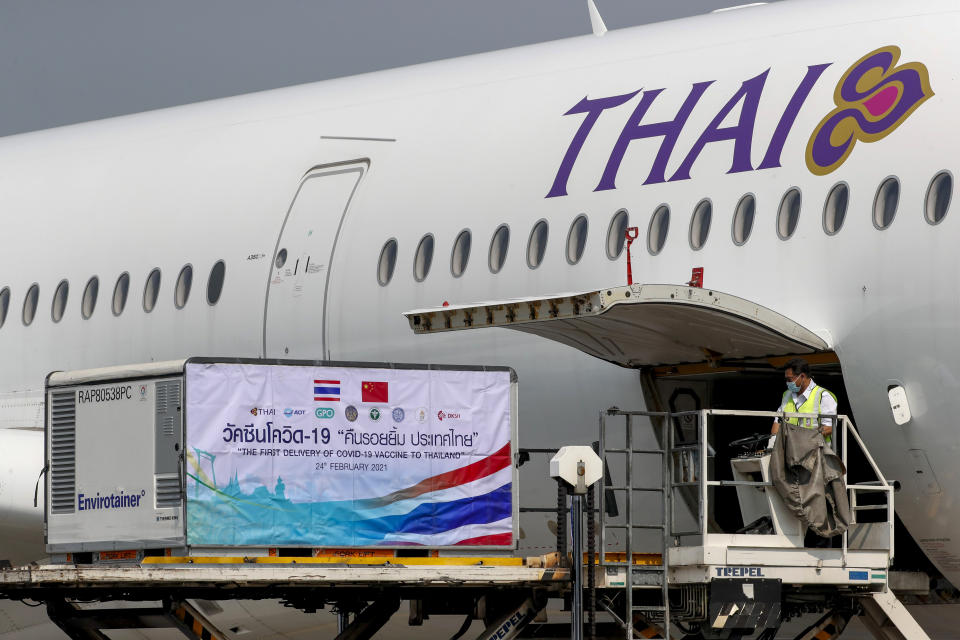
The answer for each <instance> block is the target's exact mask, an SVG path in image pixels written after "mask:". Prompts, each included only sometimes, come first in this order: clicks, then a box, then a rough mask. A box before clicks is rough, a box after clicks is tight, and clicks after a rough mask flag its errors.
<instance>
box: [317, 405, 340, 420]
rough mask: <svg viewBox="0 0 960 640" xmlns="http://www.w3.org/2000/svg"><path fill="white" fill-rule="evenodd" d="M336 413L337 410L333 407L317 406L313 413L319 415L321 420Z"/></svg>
mask: <svg viewBox="0 0 960 640" xmlns="http://www.w3.org/2000/svg"><path fill="white" fill-rule="evenodd" d="M335 414H336V411H334V410H333V408H332V407H317V409H316V411H314V412H313V415H315V416H317V417H318V418H320V419H321V420H328V419H330V418H332V417H333V416H334V415H335Z"/></svg>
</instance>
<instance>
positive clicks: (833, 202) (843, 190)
mask: <svg viewBox="0 0 960 640" xmlns="http://www.w3.org/2000/svg"><path fill="white" fill-rule="evenodd" d="M849 202H850V188H849V187H847V183H846V182H838V183H837V184H835V185H833V188H832V189H830V193H828V194H827V201H826V202H825V203H824V205H823V230H824V231H825V232H826V233H827V235H828V236H832V235H833V234H835V233H836V232H838V231H840V227H842V226H843V221H844V219H845V218H846V217H847V204H848V203H849Z"/></svg>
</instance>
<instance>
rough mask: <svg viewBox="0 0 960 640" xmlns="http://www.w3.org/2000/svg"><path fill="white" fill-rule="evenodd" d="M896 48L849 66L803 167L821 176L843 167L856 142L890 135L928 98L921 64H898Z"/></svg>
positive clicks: (926, 78)
mask: <svg viewBox="0 0 960 640" xmlns="http://www.w3.org/2000/svg"><path fill="white" fill-rule="evenodd" d="M899 59H900V48H899V47H896V46H889V47H881V48H880V49H877V50H876V51H871V52H870V53H868V54H867V55H865V56H864V57H862V58H860V60H858V61H857V62H855V63H854V64H853V66H851V67H850V68H849V69H847V71H846V73H844V74H843V77H841V78H840V82H838V83H837V88H836V89H835V90H834V93H833V101H834V103H835V104H836V105H837V107H836V109H834V110H833V111H831V112H830V113H828V114H827V116H826V117H825V118H824V119H823V120H821V121H820V124H819V125H817V127H816V129H814V131H813V134H812V135H811V136H810V141H809V142H808V143H807V168H809V169H810V171H812V172H813V173H815V174H817V175H820V176H822V175H826V174H828V173H830V172H832V171H834V170H836V169H837V168H838V167H839V166H840V165H842V164H843V163H844V162H845V161H846V159H847V158H848V157H849V156H850V153H851V152H852V151H853V147H854V146H855V145H856V143H857V141H858V140H859V141H861V142H876V141H877V140H881V139H883V138H885V137H887V136H888V135H890V134H891V133H892V132H893V131H894V130H895V129H896V128H897V127H899V126H900V125H901V124H903V122H904V120H906V119H907V117H908V116H909V115H910V114H911V113H913V112H914V110H916V108H917V107H919V106H920V105H921V104H923V103H924V102H925V101H926V100H927V99H929V98H930V97H931V96H933V90H932V89H931V88H930V76H929V74H928V73H927V68H926V66H924V64H923V63H920V62H906V63H904V64H901V65H897V60H899Z"/></svg>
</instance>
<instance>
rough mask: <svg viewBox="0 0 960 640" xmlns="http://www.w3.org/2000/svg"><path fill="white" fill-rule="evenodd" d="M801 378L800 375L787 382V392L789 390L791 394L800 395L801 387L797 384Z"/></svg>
mask: <svg viewBox="0 0 960 640" xmlns="http://www.w3.org/2000/svg"><path fill="white" fill-rule="evenodd" d="M799 378H800V376H799V375H798V376H795V377H794V379H793V380H787V390H789V391H790V393H800V385H798V384H797V380H798V379H799Z"/></svg>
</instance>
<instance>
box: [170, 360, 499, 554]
mask: <svg viewBox="0 0 960 640" xmlns="http://www.w3.org/2000/svg"><path fill="white" fill-rule="evenodd" d="M186 379H187V381H186V400H187V413H186V431H187V450H186V457H187V465H186V466H187V543H188V544H190V545H214V546H242V545H254V546H286V545H297V546H313V547H338V546H376V545H380V546H404V545H426V546H430V547H438V546H452V545H482V546H502V547H510V548H513V547H515V546H516V541H515V539H514V533H513V532H514V524H515V523H514V518H513V514H514V505H513V471H514V469H513V465H512V455H511V451H512V448H511V433H512V424H511V383H510V372H508V371H475V370H471V371H452V370H433V369H431V370H425V369H374V368H360V367H310V366H293V365H267V364H232V363H231V364H228V363H213V364H202V363H189V364H188V365H187V372H186Z"/></svg>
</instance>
